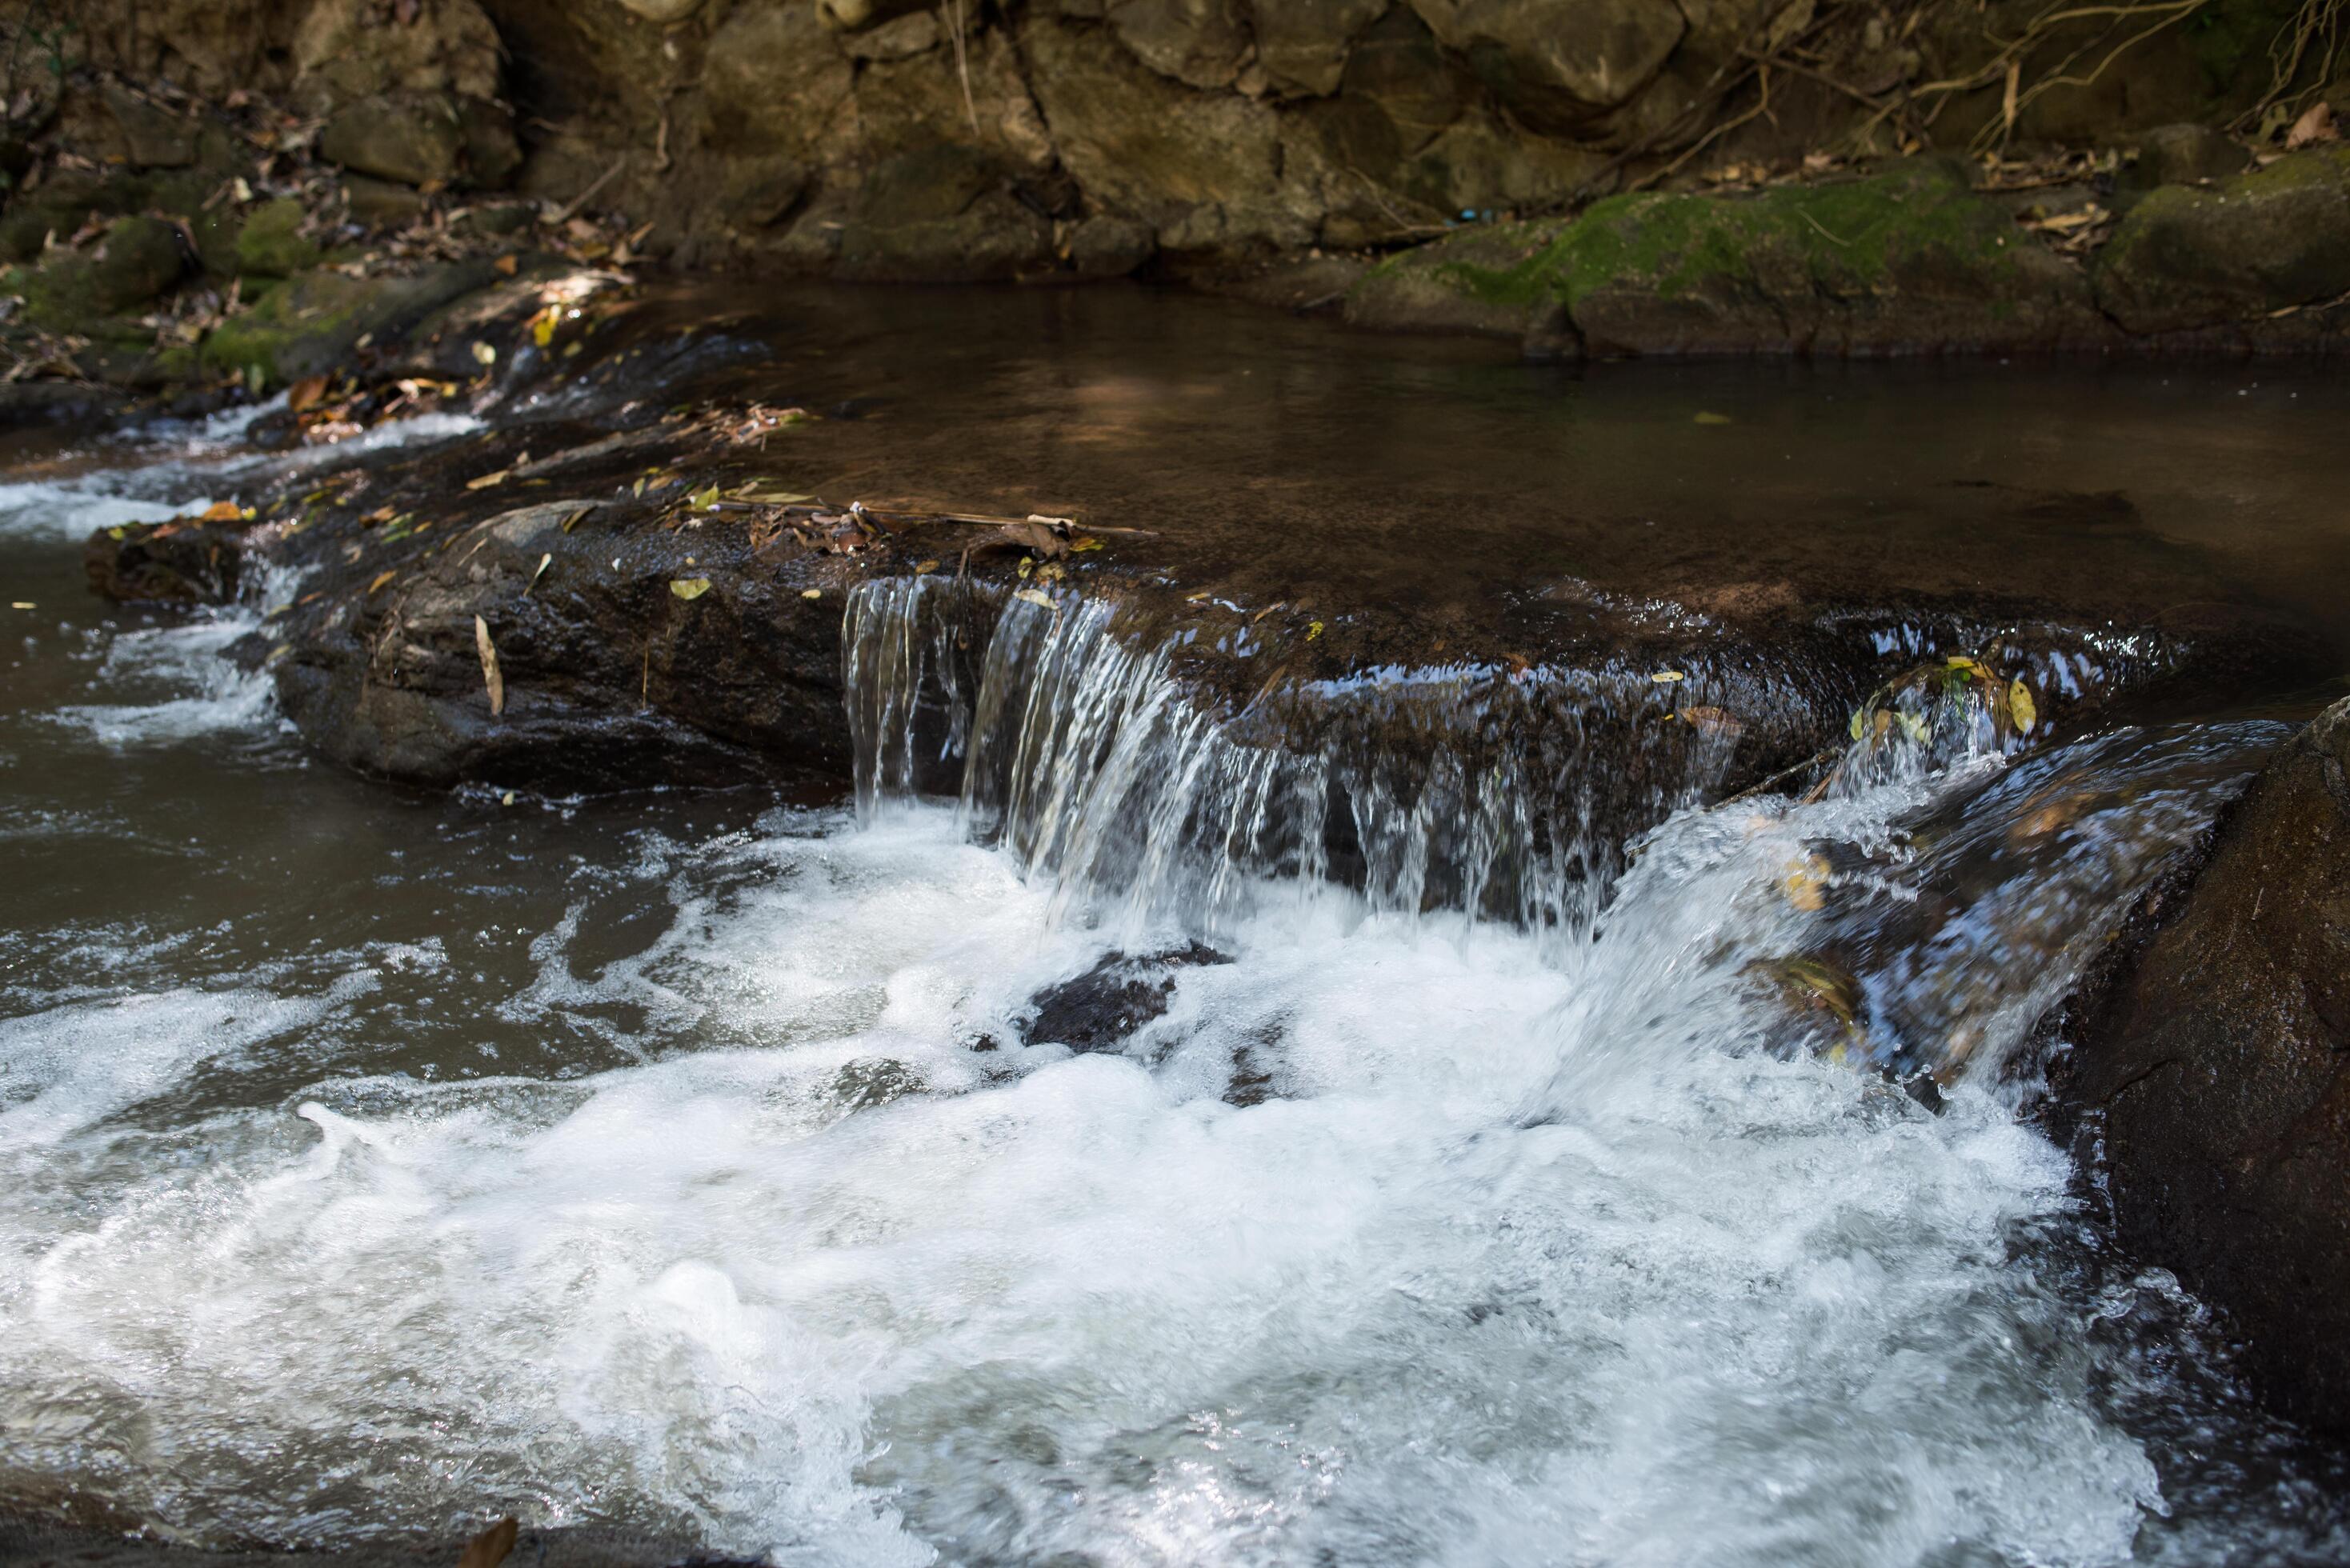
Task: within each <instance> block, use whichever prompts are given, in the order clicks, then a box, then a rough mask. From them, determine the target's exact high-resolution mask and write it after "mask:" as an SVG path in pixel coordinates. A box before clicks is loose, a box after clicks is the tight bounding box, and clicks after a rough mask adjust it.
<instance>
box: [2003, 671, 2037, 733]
mask: <svg viewBox="0 0 2350 1568" xmlns="http://www.w3.org/2000/svg"><path fill="white" fill-rule="evenodd" d="M2007 711H2008V713H2009V715H2010V716H2011V717H2012V718H2013V719H2014V720H2015V732H2016V733H2017V734H2019V735H2028V734H2030V733H2032V726H2033V725H2034V724H2036V723H2038V722H2040V708H2039V705H2038V704H2037V703H2035V702H2033V700H2032V688H2031V687H2029V686H2026V685H2025V684H2024V683H2023V677H2022V676H2021V675H2019V676H2017V677H2016V678H2015V679H2014V680H2011V681H2009V682H2008V683H2007Z"/></svg>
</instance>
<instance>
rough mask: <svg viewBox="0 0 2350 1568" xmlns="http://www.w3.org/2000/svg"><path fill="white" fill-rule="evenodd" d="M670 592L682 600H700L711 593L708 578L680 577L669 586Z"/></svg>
mask: <svg viewBox="0 0 2350 1568" xmlns="http://www.w3.org/2000/svg"><path fill="white" fill-rule="evenodd" d="M669 591H670V592H671V593H673V594H675V595H676V596H677V597H680V598H681V599H698V598H700V597H702V595H704V594H706V593H708V592H709V591H710V579H709V578H708V577H679V578H677V579H675V580H674V581H672V582H671V584H670V586H669Z"/></svg>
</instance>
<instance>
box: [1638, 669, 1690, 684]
mask: <svg viewBox="0 0 2350 1568" xmlns="http://www.w3.org/2000/svg"><path fill="white" fill-rule="evenodd" d="M1648 679H1649V680H1653V681H1655V682H1656V683H1657V684H1658V685H1659V686H1670V685H1671V684H1673V682H1675V681H1677V680H1688V679H1689V677H1688V676H1686V675H1684V674H1682V673H1681V672H1680V671H1679V670H1658V671H1657V672H1656V673H1655V674H1654V675H1651V676H1649V677H1648Z"/></svg>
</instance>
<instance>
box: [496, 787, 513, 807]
mask: <svg viewBox="0 0 2350 1568" xmlns="http://www.w3.org/2000/svg"><path fill="white" fill-rule="evenodd" d="M498 804H499V805H513V804H514V791H512V790H508V791H506V793H505V794H502V795H500V796H498Z"/></svg>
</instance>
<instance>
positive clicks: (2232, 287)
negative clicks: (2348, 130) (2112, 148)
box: [2096, 147, 2350, 333]
mask: <svg viewBox="0 0 2350 1568" xmlns="http://www.w3.org/2000/svg"><path fill="white" fill-rule="evenodd" d="M2096 286H2097V301H2098V303H2099V304H2100V305H2102V306H2104V307H2105V308H2106V310H2107V311H2108V312H2109V313H2111V315H2112V316H2113V317H2114V319H2115V320H2116V321H2118V322H2120V323H2121V324H2122V326H2124V327H2126V328H2128V329H2129V330H2130V331H2132V332H2138V333H2162V332H2181V331H2191V330H2195V329H2198V328H2210V327H2235V326H2239V325H2241V326H2245V327H2255V328H2264V327H2265V324H2266V323H2267V322H2268V321H2269V319H2270V318H2271V317H2274V316H2276V315H2277V314H2278V313H2280V312H2284V311H2292V310H2294V309H2296V308H2297V307H2300V306H2309V305H2315V304H2323V303H2324V302H2326V301H2330V300H2334V299H2337V298H2339V297H2340V296H2342V295H2343V294H2345V293H2350V147H2324V148H2313V149H2310V150H2308V151H2303V152H2297V153H2292V154H2288V155H2287V156H2285V157H2283V158H2281V159H2279V160H2278V161H2276V162H2274V163H2272V164H2271V165H2270V166H2269V167H2267V168H2265V169H2262V170H2259V171H2255V172H2253V173H2251V174H2241V175H2238V176H2237V177H2236V178H2234V179H2232V180H2227V181H2223V182H2220V184H2218V185H2217V186H2216V187H2202V186H2189V185H2166V186H2164V187H2162V188H2161V189H2159V190H2157V191H2153V192H2148V193H2147V196H2146V198H2145V199H2144V200H2143V201H2141V202H2138V203H2137V206H2135V207H2133V208H2131V209H2130V211H2129V213H2128V215H2127V216H2126V217H2125V218H2124V219H2123V220H2122V223H2121V225H2120V226H2119V227H2118V228H2117V229H2116V230H2115V232H2114V237H2113V239H2112V241H2111V242H2110V243H2109V244H2107V245H2106V248H2105V250H2104V252H2103V253H2102V254H2100V255H2099V257H2098V260H2097V273H2096Z"/></svg>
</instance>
